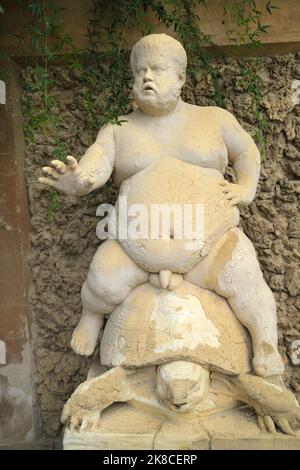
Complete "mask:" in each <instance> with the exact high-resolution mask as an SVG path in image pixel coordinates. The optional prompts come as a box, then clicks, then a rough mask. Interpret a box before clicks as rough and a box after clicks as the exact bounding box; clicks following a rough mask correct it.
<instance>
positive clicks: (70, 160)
mask: <svg viewBox="0 0 300 470" xmlns="http://www.w3.org/2000/svg"><path fill="white" fill-rule="evenodd" d="M67 162H68V167H69V168H71V170H76V169H77V167H78V162H77V160H76V158H74V157H72V155H68V156H67Z"/></svg>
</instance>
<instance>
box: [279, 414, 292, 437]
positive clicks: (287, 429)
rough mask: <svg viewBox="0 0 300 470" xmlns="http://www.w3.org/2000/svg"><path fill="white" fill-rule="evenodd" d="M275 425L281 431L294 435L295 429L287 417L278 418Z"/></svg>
mask: <svg viewBox="0 0 300 470" xmlns="http://www.w3.org/2000/svg"><path fill="white" fill-rule="evenodd" d="M277 425H278V426H279V427H280V429H281V430H282V431H283V432H285V434H289V435H290V436H296V433H295V431H293V429H292V428H291V426H290V425H289V422H288V420H287V419H284V418H281V419H278V420H277Z"/></svg>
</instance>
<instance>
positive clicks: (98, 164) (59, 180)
mask: <svg viewBox="0 0 300 470" xmlns="http://www.w3.org/2000/svg"><path fill="white" fill-rule="evenodd" d="M114 161H115V144H114V132H113V126H112V125H107V126H104V127H103V128H102V129H100V131H99V133H98V136H97V139H96V141H95V142H94V144H93V145H91V146H90V147H89V148H88V149H87V151H86V153H85V154H84V155H83V157H82V158H81V160H80V161H79V163H78V162H77V160H76V159H75V158H74V157H72V156H70V155H69V156H68V157H67V162H66V163H64V162H62V161H60V160H53V161H52V162H51V164H50V165H51V166H50V167H44V168H43V172H44V176H43V177H41V178H39V181H40V182H41V183H43V184H47V185H48V186H51V187H53V188H54V189H57V190H58V191H61V192H63V193H65V194H68V195H71V196H82V195H85V194H89V193H90V192H91V191H93V190H94V189H97V188H100V187H101V186H103V185H104V184H105V183H106V181H107V180H108V179H109V177H110V176H111V174H112V172H113V169H114Z"/></svg>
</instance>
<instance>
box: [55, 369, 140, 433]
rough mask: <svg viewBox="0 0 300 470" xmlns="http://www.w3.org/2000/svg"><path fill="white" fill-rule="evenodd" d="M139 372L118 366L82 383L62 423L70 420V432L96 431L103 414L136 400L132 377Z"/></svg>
mask: <svg viewBox="0 0 300 470" xmlns="http://www.w3.org/2000/svg"><path fill="white" fill-rule="evenodd" d="M133 374H135V371H128V370H126V369H123V368H122V367H114V368H113V369H110V370H108V371H106V372H105V373H104V374H102V375H100V376H98V377H95V378H93V379H89V380H86V381H85V382H83V383H82V384H80V385H79V386H78V387H77V388H76V390H75V391H74V392H73V394H72V395H71V397H70V398H69V400H68V401H67V402H66V404H65V406H64V408H63V412H62V416H61V422H62V423H66V422H67V421H69V423H70V429H71V430H76V429H81V430H83V429H85V430H87V429H93V428H95V427H96V426H97V424H98V423H99V418H100V414H101V412H102V411H103V410H104V409H105V408H107V407H108V406H110V405H111V404H112V403H114V402H116V401H118V402H126V401H129V400H130V399H131V398H132V392H131V390H132V388H131V386H130V385H131V382H130V379H129V377H130V376H131V375H133Z"/></svg>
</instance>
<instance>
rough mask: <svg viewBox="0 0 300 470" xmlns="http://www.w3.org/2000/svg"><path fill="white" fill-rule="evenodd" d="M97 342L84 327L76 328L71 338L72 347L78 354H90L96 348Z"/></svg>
mask: <svg viewBox="0 0 300 470" xmlns="http://www.w3.org/2000/svg"><path fill="white" fill-rule="evenodd" d="M95 346H96V344H95V342H94V341H92V340H91V338H90V335H89V334H88V332H87V331H86V330H85V329H84V328H76V329H75V330H74V332H73V335H72V339H71V348H72V349H73V351H74V352H75V353H76V354H80V355H81V356H90V355H91V354H93V352H94V349H95Z"/></svg>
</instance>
